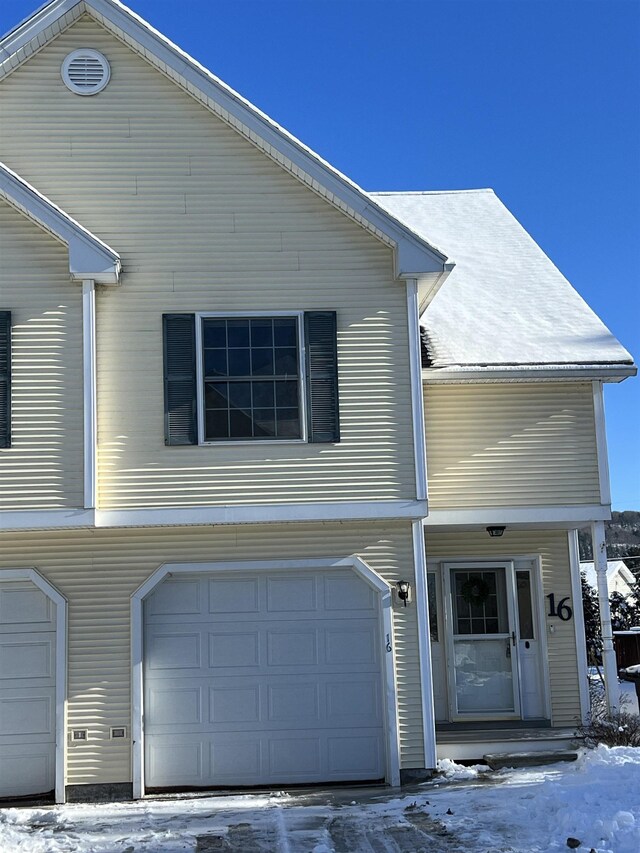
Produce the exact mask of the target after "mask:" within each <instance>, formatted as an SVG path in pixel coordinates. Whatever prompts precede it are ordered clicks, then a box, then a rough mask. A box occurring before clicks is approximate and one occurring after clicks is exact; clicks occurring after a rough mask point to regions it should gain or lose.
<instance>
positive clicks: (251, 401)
mask: <svg viewBox="0 0 640 853" xmlns="http://www.w3.org/2000/svg"><path fill="white" fill-rule="evenodd" d="M201 323H202V327H201V339H202V347H201V358H202V381H203V385H204V387H203V404H204V405H203V409H204V418H203V425H202V426H203V439H204V441H207V442H209V441H229V440H251V439H272V440H278V439H289V440H290V439H299V438H302V429H301V417H300V414H301V408H302V407H301V402H302V401H301V399H300V375H301V370H300V346H299V329H298V326H299V323H298V318H297V317H295V316H294V317H203V318H202V320H201Z"/></svg>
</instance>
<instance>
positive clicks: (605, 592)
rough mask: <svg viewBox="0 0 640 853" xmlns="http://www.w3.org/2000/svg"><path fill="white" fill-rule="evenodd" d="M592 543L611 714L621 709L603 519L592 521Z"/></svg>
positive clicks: (605, 675) (603, 658)
mask: <svg viewBox="0 0 640 853" xmlns="http://www.w3.org/2000/svg"><path fill="white" fill-rule="evenodd" d="M591 543H592V546H593V564H594V567H595V570H596V578H597V581H598V604H599V606H600V630H601V631H602V664H603V669H604V685H605V690H606V698H607V709H608V710H609V713H610V714H613V713H615V712H616V711H617V710H618V709H619V705H620V690H619V687H618V666H617V664H616V653H615V651H614V650H613V632H612V628H611V611H610V609H609V587H608V584H607V545H606V542H605V538H604V522H603V521H592V522H591Z"/></svg>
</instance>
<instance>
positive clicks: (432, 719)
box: [411, 519, 437, 769]
mask: <svg viewBox="0 0 640 853" xmlns="http://www.w3.org/2000/svg"><path fill="white" fill-rule="evenodd" d="M411 532H412V535H413V562H414V566H415V584H416V609H417V619H418V654H419V656H420V693H421V697H420V698H421V703H422V740H423V747H424V766H425V768H427V769H435V767H436V764H437V758H436V714H435V707H434V699H433V670H432V664H431V634H430V632H429V595H428V590H427V560H426V554H425V545H424V535H423V532H422V524H421V522H420V520H419V519H418V520H416V521H413V522H412V524H411Z"/></svg>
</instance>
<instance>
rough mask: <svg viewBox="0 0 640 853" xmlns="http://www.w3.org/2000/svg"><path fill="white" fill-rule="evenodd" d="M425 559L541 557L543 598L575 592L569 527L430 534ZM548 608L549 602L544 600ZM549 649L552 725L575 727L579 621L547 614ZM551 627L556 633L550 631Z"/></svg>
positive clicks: (570, 597) (559, 596)
mask: <svg viewBox="0 0 640 853" xmlns="http://www.w3.org/2000/svg"><path fill="white" fill-rule="evenodd" d="M426 549H427V559H428V560H435V559H442V560H446V559H454V558H456V557H466V558H470V557H478V558H480V559H482V558H489V559H498V558H500V557H502V558H505V559H506V558H513V557H524V556H534V555H535V556H537V557H540V558H541V561H542V585H543V597H544V596H546V595H549V593H553V594H554V595H555V600H556V602H559V601H560V600H561V599H563V598H564V597H565V596H568V597H569V602H568V603H570V605H571V607H572V608H573V607H575V604H576V603H575V602H574V601H573V597H572V595H571V572H570V564H569V544H568V538H567V531H566V530H531V531H524V530H510V529H509V528H507V530H506V531H505V533H504V536H503V537H502V538H501V539H490V538H489V537H488V536H487V534H486V532H485V531H482V532H478V533H471V532H459V533H453V532H452V533H431V532H427V534H426ZM540 606H541V607H544V608H545V610H544V612H545V613H546V612H547V609H548V608H547V600H546V599H544V600H543V601H542V602H540ZM546 623H547V634H546V640H547V653H548V661H549V678H550V686H551V722H552V725H554V726H573V725H576V723H577V721H578V719H579V717H580V690H579V686H578V661H577V655H576V636H575V622H574V620H573V619H571V620H569V621H567V622H563V621H562V620H561V619H557V618H555V619H554V618H550V617H547V619H546ZM549 626H551V627H553V633H551V632H550V631H549Z"/></svg>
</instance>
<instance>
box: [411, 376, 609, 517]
mask: <svg viewBox="0 0 640 853" xmlns="http://www.w3.org/2000/svg"><path fill="white" fill-rule="evenodd" d="M425 418H426V431H427V465H428V476H429V506H430V508H431V509H445V508H446V509H453V508H478V507H490V506H496V507H516V506H545V505H546V506H554V505H568V506H571V505H577V504H599V503H600V487H599V479H598V463H597V454H596V433H595V419H594V411H593V393H592V389H591V384H590V383H588V382H574V383H546V384H544V383H535V384H530V383H522V384H494V385H426V386H425Z"/></svg>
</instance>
